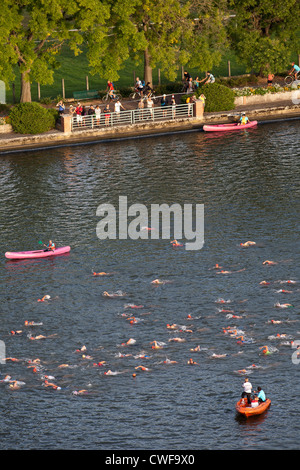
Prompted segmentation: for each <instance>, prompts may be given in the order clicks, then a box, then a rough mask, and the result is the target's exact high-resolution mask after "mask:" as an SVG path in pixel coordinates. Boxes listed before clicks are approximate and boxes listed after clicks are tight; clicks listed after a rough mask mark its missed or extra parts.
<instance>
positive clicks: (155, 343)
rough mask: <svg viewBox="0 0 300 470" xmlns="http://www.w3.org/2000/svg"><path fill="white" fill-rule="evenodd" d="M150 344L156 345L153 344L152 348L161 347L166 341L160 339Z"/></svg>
mask: <svg viewBox="0 0 300 470" xmlns="http://www.w3.org/2000/svg"><path fill="white" fill-rule="evenodd" d="M150 344H153V345H154V346H151V347H152V349H161V348H162V347H163V346H164V344H165V343H161V342H159V341H152V342H151V343H150Z"/></svg>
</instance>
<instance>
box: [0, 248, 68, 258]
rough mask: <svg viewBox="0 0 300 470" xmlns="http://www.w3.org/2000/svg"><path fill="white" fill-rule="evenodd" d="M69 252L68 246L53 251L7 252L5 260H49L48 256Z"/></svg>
mask: <svg viewBox="0 0 300 470" xmlns="http://www.w3.org/2000/svg"><path fill="white" fill-rule="evenodd" d="M70 250H71V248H70V247H69V246H62V247H60V248H56V249H55V250H54V251H44V250H36V251H7V252H6V253H5V258H8V259H28V258H49V257H50V256H57V255H62V254H64V253H68V252H69V251H70Z"/></svg>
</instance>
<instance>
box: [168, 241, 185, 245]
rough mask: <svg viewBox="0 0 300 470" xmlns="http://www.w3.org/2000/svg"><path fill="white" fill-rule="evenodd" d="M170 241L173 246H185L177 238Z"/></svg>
mask: <svg viewBox="0 0 300 470" xmlns="http://www.w3.org/2000/svg"><path fill="white" fill-rule="evenodd" d="M170 243H171V245H172V246H183V244H182V243H179V242H178V241H177V240H172V241H171V242H170Z"/></svg>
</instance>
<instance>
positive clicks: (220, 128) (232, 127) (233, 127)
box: [203, 121, 257, 132]
mask: <svg viewBox="0 0 300 470" xmlns="http://www.w3.org/2000/svg"><path fill="white" fill-rule="evenodd" d="M256 125H257V121H250V122H248V123H247V124H240V125H238V123H237V122H233V123H230V124H211V125H209V124H207V125H206V124H205V125H204V126H203V130H204V131H206V132H213V131H214V132H224V131H240V130H242V129H249V128H250V127H254V126H256Z"/></svg>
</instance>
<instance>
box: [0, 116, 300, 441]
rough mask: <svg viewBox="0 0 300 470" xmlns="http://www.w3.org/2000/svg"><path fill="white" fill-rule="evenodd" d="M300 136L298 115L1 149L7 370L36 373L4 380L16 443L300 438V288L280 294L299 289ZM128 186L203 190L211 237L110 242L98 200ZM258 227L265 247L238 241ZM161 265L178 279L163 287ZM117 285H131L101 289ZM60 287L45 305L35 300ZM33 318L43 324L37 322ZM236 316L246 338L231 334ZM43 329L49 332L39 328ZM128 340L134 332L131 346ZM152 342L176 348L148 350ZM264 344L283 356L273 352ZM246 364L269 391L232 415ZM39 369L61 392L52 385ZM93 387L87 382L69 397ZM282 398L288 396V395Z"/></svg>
mask: <svg viewBox="0 0 300 470" xmlns="http://www.w3.org/2000/svg"><path fill="white" fill-rule="evenodd" d="M298 132H299V122H297V121H295V122H293V123H291V122H288V123H277V124H276V123H274V124H270V125H265V126H258V127H257V129H252V130H249V131H245V132H244V131H243V132H241V133H236V134H233V133H231V134H226V135H222V136H219V135H215V134H210V133H208V134H205V133H203V132H199V133H195V132H192V133H190V134H178V135H172V136H165V137H155V138H147V139H140V140H132V141H130V140H128V141H123V142H121V141H120V142H115V143H106V144H99V145H84V146H78V147H70V148H61V149H55V150H47V151H44V152H34V153H32V154H30V153H24V154H18V155H11V156H9V155H6V156H3V157H1V173H0V184H1V206H0V223H1V235H2V236H1V240H0V245H1V252H2V254H3V256H2V261H1V263H2V269H1V275H0V276H1V291H2V292H1V294H2V299H4V300H3V302H2V305H1V312H0V315H1V329H0V331H1V337H0V339H1V340H2V341H4V342H5V345H6V351H7V355H8V357H14V358H18V359H21V360H20V361H19V362H12V361H7V363H6V364H5V365H2V366H1V370H0V373H1V377H0V379H1V378H3V376H5V374H9V375H11V376H12V377H13V378H16V379H17V380H20V381H23V382H25V385H23V386H22V387H21V388H20V389H19V390H13V391H12V390H10V389H9V387H8V385H7V384H5V383H0V394H1V396H2V403H6V405H5V406H6V408H8V409H9V413H8V414H4V415H3V425H2V435H1V437H2V448H5V449H8V448H16V447H17V448H20V449H21V448H24V449H29V448H32V445H34V447H35V448H40V449H46V448H50V449H55V448H72V449H80V448H83V445H84V448H89V449H93V448H97V449H167V448H171V449H191V450H192V449H195V450H197V449H209V448H212V449H240V448H245V447H247V448H251V449H262V448H285V449H289V448H295V447H296V446H297V445H298V443H297V441H296V436H295V433H294V432H293V431H291V430H293V429H294V427H295V426H297V421H296V419H297V416H296V413H295V412H294V411H295V410H294V408H293V407H292V405H291V404H292V403H295V402H296V400H297V397H296V389H295V386H294V384H295V377H296V374H297V372H298V368H297V366H295V365H294V364H292V361H291V354H292V352H294V351H293V350H291V343H290V341H291V340H295V339H299V330H300V328H299V323H298V322H299V306H300V300H299V292H300V291H299V284H295V285H292V286H290V285H289V286H288V289H287V290H289V291H290V293H284V292H279V290H280V289H281V288H284V287H286V286H285V284H280V281H284V280H285V281H286V280H288V279H294V280H296V281H297V282H300V279H299V269H298V265H299V249H298V248H299V192H300V189H299V177H298V175H299V169H300V159H299V153H300V152H299V150H298ZM119 196H127V198H128V205H131V204H134V203H140V204H144V205H146V206H147V207H148V208H149V207H150V205H151V204H153V203H159V204H162V203H166V204H169V205H170V204H173V203H178V204H181V205H183V204H185V203H188V204H204V206H205V244H204V247H203V249H202V250H199V251H194V252H191V251H187V250H185V249H184V247H182V248H176V249H174V248H172V247H171V245H170V243H169V241H168V240H151V239H150V238H149V239H148V240H136V241H134V240H99V239H98V238H97V236H96V225H97V223H98V221H99V217H97V216H96V210H97V207H98V206H99V205H100V204H103V203H110V204H114V205H115V206H117V205H118V201H119ZM50 238H51V239H52V240H55V242H56V244H57V245H70V246H71V252H70V254H69V255H67V256H59V257H56V258H52V259H45V260H23V261H17V262H10V261H6V260H5V259H4V252H5V251H8V250H10V251H14V250H16V251H20V250H30V249H36V248H37V247H38V241H39V240H42V241H44V242H45V241H48V240H49V239H50ZM247 240H254V241H255V242H256V243H257V244H256V245H255V246H254V247H250V248H242V247H241V245H240V243H242V242H245V241H247ZM183 242H184V240H183ZM265 260H273V261H275V262H277V264H276V265H274V266H267V265H263V261H265ZM216 264H219V265H220V266H222V269H221V268H220V270H216V269H214V267H215V265H216ZM94 271H95V272H113V273H114V274H113V275H111V276H93V274H92V273H93V272H94ZM154 279H163V280H167V281H168V282H167V283H164V284H162V285H153V284H151V282H152V281H153V280H154ZM262 280H266V281H268V282H270V284H268V286H267V287H263V286H261V285H260V282H261V281H262ZM282 286H284V287H282ZM119 290H121V291H122V292H125V293H126V296H125V297H124V298H115V299H107V298H105V297H103V292H104V291H107V292H117V291H119ZM46 294H48V295H50V300H49V301H47V302H37V299H41V298H42V297H43V296H44V295H46ZM220 299H224V300H228V301H230V302H229V303H228V304H224V305H222V304H220V303H219V302H220ZM276 302H280V303H282V304H283V303H285V302H289V303H291V304H292V305H293V307H292V308H289V309H281V308H276V307H274V305H275V304H276ZM132 305H134V306H138V307H140V308H132ZM141 306H142V307H141ZM25 320H29V321H34V322H38V323H42V325H39V326H31V327H30V328H28V327H25V326H24V322H25ZM271 320H276V321H277V322H280V323H274V322H272V321H271ZM168 324H169V325H178V326H179V327H178V328H177V329H176V328H174V329H172V328H167V325H168ZM228 327H231V328H233V329H237V330H239V331H240V330H241V332H242V333H241V335H242V336H244V339H245V341H244V342H240V343H238V342H237V338H236V336H234V335H232V336H230V335H229V334H225V333H224V331H225V332H226V328H228ZM12 330H22V333H21V334H20V335H17V336H14V335H11V334H10V332H11V331H12ZM277 334H280V335H282V334H286V335H287V338H288V339H286V340H285V338H284V336H278V337H277V336H276V335H277ZM38 335H43V336H45V337H46V338H45V339H43V340H41V341H38V340H36V341H32V340H30V339H29V338H30V336H38ZM130 338H132V339H134V340H135V343H134V344H132V345H126V346H122V344H126V342H127V341H128V340H129V339H130ZM178 338H179V339H180V341H179V340H178ZM250 339H251V341H250ZM181 340H183V341H181ZM153 341H157V342H158V343H159V344H160V343H162V344H163V348H161V349H152V345H153V343H152V342H153ZM83 345H84V346H86V348H87V350H86V351H84V352H82V351H80V348H81V347H82V346H83ZM263 345H269V347H270V348H271V347H272V348H274V351H275V352H274V353H273V354H271V355H269V356H264V355H263V354H262V352H261V349H260V347H261V346H263ZM197 346H200V351H196V352H193V351H191V350H192V349H195V348H196V347H197ZM78 350H79V351H80V352H78ZM84 356H85V357H84ZM87 356H88V357H91V358H92V359H89V358H87ZM191 357H192V358H193V360H194V361H195V362H197V364H195V365H194V366H191V365H188V360H189V359H190V358H191ZM36 358H39V359H40V361H41V363H40V369H39V370H38V373H33V372H32V369H31V368H28V367H27V366H28V360H29V359H31V360H33V359H36ZM103 361H104V365H102V366H99V365H98V366H95V365H94V364H98V363H101V362H103ZM169 361H171V363H169ZM62 364H68V367H60V366H61V365H62ZM253 364H254V365H255V367H253ZM140 366H141V367H144V368H146V369H149V370H142V368H141V367H140ZM250 366H252V367H250ZM136 367H138V369H136ZM244 369H245V370H246V371H247V372H246V373H247V374H249V375H251V382H252V383H253V385H254V387H257V386H258V385H260V386H262V387H263V388H264V390H265V391H266V393H267V395H269V396H270V397H271V400H272V405H271V408H270V410H268V411H267V412H266V413H265V414H264V415H262V416H260V417H257V418H255V419H252V418H251V419H247V420H240V419H237V418H236V414H235V403H236V401H237V400H238V399H239V397H240V394H241V392H242V387H241V385H242V381H243V379H244V373H243V372H240V371H241V370H244ZM108 370H111V371H112V372H113V375H112V376H106V375H105V374H104V372H107V371H108ZM133 373H135V374H136V377H135V378H134V377H133V376H132V374H133ZM43 374H44V375H45V374H46V375H51V376H53V377H55V379H52V381H53V382H55V383H57V384H59V385H60V387H61V390H60V391H57V390H54V389H52V388H51V387H46V386H45V384H44V382H43V379H42V376H43ZM81 389H86V390H87V391H88V393H87V394H86V395H82V396H80V395H79V396H78V395H77V396H74V395H73V394H72V392H73V391H76V390H77V391H78V390H81ZM283 395H284V396H289V397H290V400H289V401H288V402H287V403H284V405H283V403H282V396H283ZM20 409H21V410H22V413H21V414H20V412H19V410H20ZM99 416H100V419H99ZM286 416H288V417H289V419H288V420H287V419H286ZM58 431H59V432H58ZM83 435H84V436H85V440H84V443H83V442H82V436H83Z"/></svg>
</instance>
